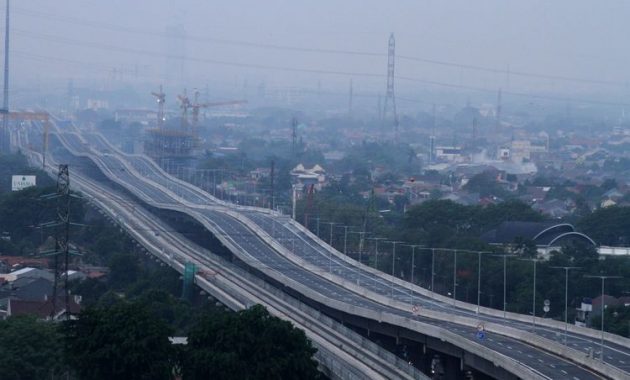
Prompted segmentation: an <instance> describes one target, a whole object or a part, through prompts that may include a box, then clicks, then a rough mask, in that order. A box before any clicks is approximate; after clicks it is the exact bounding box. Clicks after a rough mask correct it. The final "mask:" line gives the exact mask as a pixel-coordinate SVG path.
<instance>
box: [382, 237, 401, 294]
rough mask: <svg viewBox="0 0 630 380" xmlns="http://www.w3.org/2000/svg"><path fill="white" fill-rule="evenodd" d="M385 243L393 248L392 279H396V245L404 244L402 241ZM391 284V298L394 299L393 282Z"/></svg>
mask: <svg viewBox="0 0 630 380" xmlns="http://www.w3.org/2000/svg"><path fill="white" fill-rule="evenodd" d="M385 243H390V244H391V245H392V246H393V248H392V277H396V272H394V268H395V266H396V244H400V243H404V242H402V241H398V240H393V241H390V240H387V241H385ZM391 283H392V298H394V281H391Z"/></svg>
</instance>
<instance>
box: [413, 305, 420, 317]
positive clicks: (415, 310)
mask: <svg viewBox="0 0 630 380" xmlns="http://www.w3.org/2000/svg"><path fill="white" fill-rule="evenodd" d="M419 311H420V306H418V305H413V307H412V308H411V312H412V313H413V314H414V315H417V314H418V312H419Z"/></svg>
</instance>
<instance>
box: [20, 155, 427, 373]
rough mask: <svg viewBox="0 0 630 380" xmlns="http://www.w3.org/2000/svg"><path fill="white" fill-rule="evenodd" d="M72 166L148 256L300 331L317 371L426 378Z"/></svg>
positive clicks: (229, 301)
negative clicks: (189, 268)
mask: <svg viewBox="0 0 630 380" xmlns="http://www.w3.org/2000/svg"><path fill="white" fill-rule="evenodd" d="M22 146H24V145H22ZM28 154H29V158H30V161H31V162H32V163H34V164H40V163H41V154H39V153H34V152H28ZM64 158H65V157H64ZM55 163H56V159H55V158H54V157H49V162H48V164H47V165H46V166H47V171H48V172H49V173H51V174H52V175H55V174H56V168H55V167H54V164H55ZM73 167H74V169H73V173H72V179H71V186H72V187H73V189H75V190H78V191H81V192H82V194H83V196H84V197H86V198H87V200H88V202H89V203H91V204H92V205H94V206H95V207H97V208H98V209H99V211H100V212H101V213H102V214H103V215H105V216H106V217H108V218H109V219H110V220H111V221H112V222H113V223H115V224H117V225H119V226H120V228H121V229H122V230H124V231H126V232H127V233H128V234H129V236H130V237H131V238H132V239H134V240H135V241H136V242H137V244H138V245H139V246H141V247H142V248H143V249H144V250H145V252H147V254H152V255H154V256H155V257H157V258H159V259H160V260H161V261H162V262H164V263H166V264H168V265H169V266H171V267H172V268H174V269H175V270H177V271H179V272H180V273H183V271H184V266H185V264H186V263H187V262H193V263H195V264H196V266H197V267H198V268H199V269H200V272H199V273H200V274H198V275H197V276H196V279H195V282H196V284H197V285H198V286H199V287H200V288H202V289H203V290H205V291H206V292H208V293H209V294H211V295H212V296H213V297H214V298H216V299H217V300H219V301H220V302H221V303H223V304H224V305H226V306H227V307H229V308H231V309H232V310H241V309H243V308H246V307H248V306H251V305H253V304H262V305H265V306H266V307H267V309H268V310H269V311H270V313H272V314H273V315H276V316H278V317H280V318H282V319H285V320H288V321H290V322H292V323H293V324H294V325H295V326H297V327H299V328H301V329H302V330H304V331H305V332H306V334H307V336H308V337H309V339H310V340H311V341H312V342H313V345H314V346H315V347H316V348H317V349H318V352H317V353H316V359H317V361H318V362H319V364H320V370H322V371H323V372H324V373H325V374H326V375H327V376H328V377H329V378H331V379H394V378H396V379H398V378H400V379H418V380H424V379H428V377H426V376H424V375H423V374H422V373H421V372H420V371H418V370H417V369H415V368H413V367H412V366H411V365H409V363H407V362H405V361H403V360H401V359H400V358H398V357H396V356H395V355H393V354H392V353H390V352H388V351H387V350H384V349H382V348H381V347H379V346H377V345H376V344H374V343H373V342H371V341H370V340H368V339H366V338H364V337H362V336H360V335H359V334H357V333H356V332H354V331H352V330H350V329H348V328H346V327H344V326H343V325H341V324H340V323H338V322H336V321H334V320H332V319H330V318H328V317H326V316H325V315H323V314H321V313H319V312H318V311H316V310H315V309H313V308H311V307H309V306H308V305H305V304H304V303H301V302H299V301H297V300H295V299H294V298H292V297H290V296H288V295H286V294H284V293H283V292H281V291H279V290H278V289H276V288H275V287H273V286H271V285H269V284H267V283H265V282H264V281H262V280H261V279H259V278H257V277H255V276H253V275H252V274H250V273H248V272H247V271H245V270H243V269H242V268H239V267H237V266H236V265H234V264H232V263H230V262H228V261H226V260H225V259H223V258H221V257H220V256H218V255H216V254H213V253H212V252H210V251H208V250H207V249H205V248H202V247H200V246H199V245H197V244H195V243H194V242H192V241H190V240H189V239H187V238H185V237H184V236H183V235H181V234H180V233H177V232H175V231H173V229H172V227H171V226H169V225H167V224H165V223H164V222H163V221H162V220H161V219H160V218H159V217H158V216H157V215H155V214H152V213H151V212H150V211H149V210H147V209H145V208H144V207H142V205H140V204H139V203H138V202H137V200H136V199H135V198H134V197H131V196H129V195H128V194H126V192H124V191H122V192H121V191H120V190H119V189H116V187H115V186H110V185H108V184H107V183H102V182H99V183H97V182H96V181H94V179H93V178H91V177H90V176H89V175H87V174H86V173H85V172H86V170H85V167H83V168H81V167H80V166H73ZM158 231H167V233H158Z"/></svg>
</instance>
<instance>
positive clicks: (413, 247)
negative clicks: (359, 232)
mask: <svg viewBox="0 0 630 380" xmlns="http://www.w3.org/2000/svg"><path fill="white" fill-rule="evenodd" d="M403 245H404V246H407V247H411V276H410V278H411V283H412V284H413V283H414V281H413V280H414V273H413V272H414V270H415V268H416V247H418V248H422V247H423V246H422V245H420V244H403Z"/></svg>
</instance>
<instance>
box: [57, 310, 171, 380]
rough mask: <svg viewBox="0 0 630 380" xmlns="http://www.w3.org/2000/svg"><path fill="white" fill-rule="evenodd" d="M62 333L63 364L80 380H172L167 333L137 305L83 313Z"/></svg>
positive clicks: (160, 322) (148, 313) (155, 318)
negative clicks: (64, 345) (74, 372)
mask: <svg viewBox="0 0 630 380" xmlns="http://www.w3.org/2000/svg"><path fill="white" fill-rule="evenodd" d="M64 332H65V335H66V336H65V339H66V347H67V348H66V356H67V360H68V364H70V366H71V367H72V368H74V369H75V370H76V372H77V374H78V375H79V377H80V378H82V379H93V380H100V379H103V380H105V379H130V380H136V379H147V380H148V379H170V378H171V370H172V368H173V364H174V360H173V358H174V350H173V348H172V345H171V343H170V341H169V339H168V337H169V336H170V333H171V329H170V328H169V327H168V326H167V325H166V324H165V323H164V322H163V321H162V320H160V319H159V318H157V317H154V316H152V315H151V314H150V312H149V311H148V310H147V308H146V307H145V306H143V305H141V304H139V303H122V302H119V303H117V304H114V305H112V306H111V307H109V308H106V309H105V308H102V309H99V308H92V309H86V310H84V311H82V312H81V313H80V314H79V318H78V319H77V320H73V321H69V322H66V323H65V324H64Z"/></svg>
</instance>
